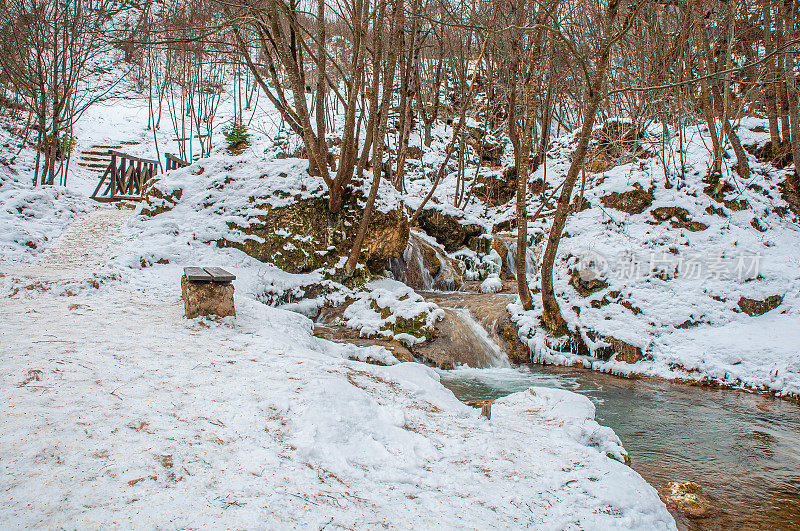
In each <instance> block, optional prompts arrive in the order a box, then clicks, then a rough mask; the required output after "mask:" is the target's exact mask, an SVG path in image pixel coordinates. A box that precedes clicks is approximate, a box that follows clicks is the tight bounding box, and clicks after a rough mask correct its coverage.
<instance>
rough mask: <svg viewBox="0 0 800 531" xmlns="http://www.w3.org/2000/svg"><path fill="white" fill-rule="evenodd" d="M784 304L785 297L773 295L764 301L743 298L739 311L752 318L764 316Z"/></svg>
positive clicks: (740, 301)
mask: <svg viewBox="0 0 800 531" xmlns="http://www.w3.org/2000/svg"><path fill="white" fill-rule="evenodd" d="M782 302H783V297H782V296H780V295H772V296H770V297H767V298H766V299H764V300H763V301H760V300H756V299H748V298H747V297H742V298H740V299H739V309H741V310H742V311H743V312H744V313H746V314H747V315H749V316H750V317H755V316H758V315H764V314H765V313H767V312H768V311H770V310H774V309H775V308H777V307H778V306H780V305H781V303H782Z"/></svg>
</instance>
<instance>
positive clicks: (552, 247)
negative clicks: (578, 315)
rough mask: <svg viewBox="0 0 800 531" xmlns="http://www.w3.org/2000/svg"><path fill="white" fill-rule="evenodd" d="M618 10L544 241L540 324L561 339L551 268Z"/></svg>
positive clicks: (611, 7) (611, 10) (609, 16)
mask: <svg viewBox="0 0 800 531" xmlns="http://www.w3.org/2000/svg"><path fill="white" fill-rule="evenodd" d="M618 9H619V2H618V0H611V1H610V2H609V4H608V11H607V13H606V21H605V28H604V31H603V36H604V38H603V48H602V50H601V53H600V57H598V59H597V64H596V68H597V72H596V73H595V75H594V79H593V80H592V83H591V85H590V86H589V87H588V92H589V102H588V106H587V108H586V112H585V113H584V115H583V126H582V127H581V132H580V134H579V136H578V145H577V147H576V148H575V153H574V154H573V156H572V162H571V163H570V165H569V170H567V175H566V177H565V178H564V183H563V187H562V189H561V195H560V196H559V198H558V207H557V208H556V214H555V217H554V218H553V226H552V227H551V228H550V235H549V236H548V238H547V247H546V248H545V251H544V255H543V256H542V304H543V306H544V312H543V313H542V321H543V323H542V324H543V325H544V326H545V328H547V329H548V330H549V331H550V333H552V334H553V335H556V336H561V335H564V334H566V333H568V332H569V330H568V328H567V323H566V321H565V320H564V317H563V316H562V315H561V309H560V308H559V306H558V300H556V294H555V291H554V290H553V264H554V263H555V259H556V251H557V250H558V244H559V242H560V240H561V233H562V231H563V230H564V225H565V224H566V221H567V215H568V214H569V203H570V199H571V197H572V189H573V188H574V186H575V182H576V181H577V179H578V174H579V173H580V171H581V169H582V168H583V162H584V160H585V159H586V151H587V148H588V147H589V138H590V137H591V134H592V128H593V127H594V119H595V116H596V114H597V109H598V107H599V106H600V101H601V100H602V98H603V87H604V85H605V79H606V69H607V68H608V62H609V58H610V56H611V47H612V46H613V44H614V42H615V39H614V38H612V31H613V28H614V22H615V21H616V19H617V13H618Z"/></svg>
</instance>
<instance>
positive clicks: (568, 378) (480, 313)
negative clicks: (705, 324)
mask: <svg viewBox="0 0 800 531" xmlns="http://www.w3.org/2000/svg"><path fill="white" fill-rule="evenodd" d="M465 284H466V283H465ZM426 288H427V290H420V291H418V293H420V294H421V295H423V297H424V298H425V299H426V300H428V301H430V302H435V303H436V304H437V305H439V307H441V308H442V309H443V310H444V317H443V319H442V320H441V321H440V322H439V323H437V325H436V338H435V339H434V340H433V341H431V342H425V343H422V344H418V345H416V346H415V347H414V349H413V356H414V358H416V359H418V360H419V361H424V362H426V363H428V364H431V365H435V366H438V367H440V369H437V370H438V372H439V374H440V378H441V382H442V384H443V385H445V386H446V387H447V388H449V389H450V390H451V391H452V392H453V394H455V396H456V397H457V398H458V399H460V400H462V401H464V402H467V401H472V400H485V399H495V398H499V397H502V396H506V395H509V394H511V393H515V392H518V391H524V390H525V389H527V388H528V387H531V386H540V387H554V388H559V389H566V390H569V391H573V392H576V393H579V394H582V395H584V396H586V397H588V398H589V399H590V400H591V401H592V402H593V403H594V404H595V406H596V408H597V411H596V418H597V421H598V422H599V423H600V424H602V425H604V426H609V427H610V428H612V429H613V430H614V431H615V432H616V434H617V435H618V436H619V438H620V439H621V440H622V444H623V446H624V447H625V449H626V450H627V451H628V452H629V454H630V455H631V459H632V462H631V466H632V467H633V468H634V469H635V470H636V471H637V472H638V473H639V474H641V475H642V477H644V479H645V480H647V481H648V482H649V483H650V484H651V485H652V486H653V487H655V488H657V489H659V488H661V487H663V486H664V485H666V484H667V483H669V482H673V481H675V482H680V483H684V482H689V481H690V482H693V483H696V484H698V485H700V486H701V488H702V490H703V495H704V496H705V497H707V498H708V499H709V500H710V502H711V503H712V505H713V507H714V510H713V512H712V513H711V514H710V515H709V516H706V517H705V518H689V517H687V516H686V515H684V514H682V513H680V512H678V511H677V510H673V509H670V512H671V513H672V514H673V516H674V517H675V521H676V523H677V525H678V528H679V529H691V530H694V529H800V406H799V405H798V404H796V403H794V402H790V401H787V400H781V399H776V398H772V397H770V396H766V395H759V394H753V393H746V392H742V391H736V390H726V389H714V388H710V387H699V386H690V385H686V384H681V383H677V382H668V381H666V380H659V379H653V378H646V377H640V378H622V377H618V376H613V375H610V374H604V373H599V372H595V371H591V370H587V369H584V368H582V367H554V366H542V365H535V366H523V367H517V368H514V367H511V364H510V363H509V361H508V355H507V352H506V351H505V350H504V347H503V345H505V346H507V345H508V344H507V343H506V342H505V340H504V339H503V334H504V330H506V331H507V328H505V329H504V327H506V326H507V325H508V322H509V321H508V319H509V318H508V312H507V310H506V306H507V305H508V303H509V302H512V301H513V300H514V299H516V295H515V294H513V292H512V287H506V288H505V289H504V290H503V291H504V292H503V293H495V294H489V293H477V292H476V288H477V284H476V285H469V286H467V285H465V286H464V288H466V291H457V292H454V291H449V292H443V291H432V290H431V289H430V287H428V286H426ZM323 321H324V319H323ZM335 321H336V319H335V314H334V315H333V316H329V322H334V323H335ZM338 329H339V331H340V332H341V327H339V328H338ZM321 330H324V328H323V329H321ZM336 330H337V328H336V327H335V326H334V328H332V329H329V330H328V333H331V332H334V335H333V336H331V337H329V338H330V339H333V340H339V341H342V340H345V341H354V340H353V339H352V338H346V337H345V336H336V334H335V332H336ZM390 348H394V347H390ZM409 354H410V353H409ZM441 367H447V368H449V367H456V368H455V369H443V368H441Z"/></svg>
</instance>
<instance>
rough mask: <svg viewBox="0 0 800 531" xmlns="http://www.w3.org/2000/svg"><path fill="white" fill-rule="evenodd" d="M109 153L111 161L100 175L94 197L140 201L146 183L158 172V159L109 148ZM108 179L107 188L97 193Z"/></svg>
mask: <svg viewBox="0 0 800 531" xmlns="http://www.w3.org/2000/svg"><path fill="white" fill-rule="evenodd" d="M108 153H109V154H110V155H111V162H110V163H109V164H108V168H106V171H105V173H103V176H102V177H100V182H99V183H97V188H95V189H94V193H92V199H95V200H97V201H119V200H130V201H140V200H141V199H142V194H143V193H144V188H145V184H147V181H149V180H150V179H152V178H153V177H155V175H156V174H157V173H158V161H157V160H150V159H142V158H139V157H133V156H131V155H126V154H125V153H121V152H119V151H114V150H109V151H108ZM106 179H108V184H107V185H106V188H105V190H104V191H103V193H102V194H100V195H97V194H98V192H99V191H100V188H102V187H103V184H104V183H105V182H106Z"/></svg>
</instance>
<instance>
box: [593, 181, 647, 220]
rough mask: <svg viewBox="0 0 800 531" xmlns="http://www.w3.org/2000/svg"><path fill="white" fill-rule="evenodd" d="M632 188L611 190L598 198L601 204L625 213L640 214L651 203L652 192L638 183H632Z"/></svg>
mask: <svg viewBox="0 0 800 531" xmlns="http://www.w3.org/2000/svg"><path fill="white" fill-rule="evenodd" d="M633 188H634V189H633V190H629V191H627V192H613V193H611V194H609V195H606V196H603V197H601V198H600V202H601V203H603V206H606V207H608V208H613V209H614V210H619V211H620V212H625V213H627V214H641V213H642V212H644V211H645V210H647V209H648V208H649V207H650V205H652V204H653V193H652V192H649V191H647V190H645V189H644V188H642V185H641V184H639V183H634V185H633Z"/></svg>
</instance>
